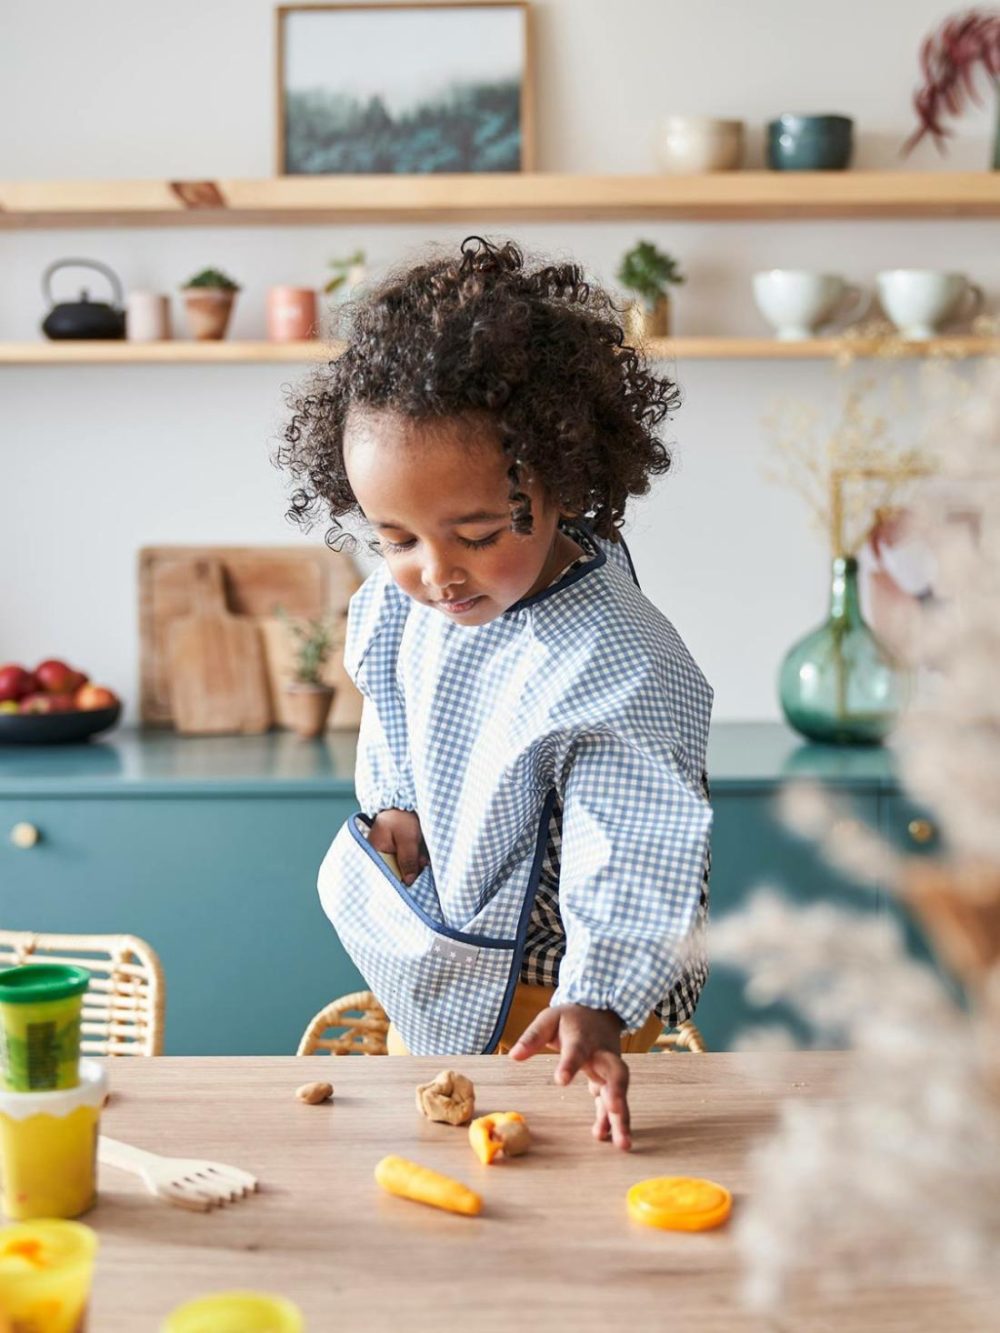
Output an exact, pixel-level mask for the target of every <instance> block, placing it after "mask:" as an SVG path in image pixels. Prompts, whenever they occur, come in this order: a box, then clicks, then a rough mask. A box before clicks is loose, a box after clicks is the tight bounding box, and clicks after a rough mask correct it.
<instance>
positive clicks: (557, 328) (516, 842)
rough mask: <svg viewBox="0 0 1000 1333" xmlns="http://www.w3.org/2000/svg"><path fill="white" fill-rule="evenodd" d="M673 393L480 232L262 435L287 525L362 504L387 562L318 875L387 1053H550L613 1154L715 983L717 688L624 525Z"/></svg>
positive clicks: (366, 607)
mask: <svg viewBox="0 0 1000 1333" xmlns="http://www.w3.org/2000/svg"><path fill="white" fill-rule="evenodd" d="M676 399H677V392H676V388H675V386H674V385H673V384H672V383H671V382H670V381H669V380H667V379H665V378H662V377H659V376H657V375H655V374H654V373H652V371H651V370H650V369H649V368H648V367H647V366H646V365H645V364H644V363H643V362H642V360H641V359H640V357H639V356H638V355H637V353H636V352H635V351H634V350H633V349H632V348H630V347H627V346H625V345H624V338H623V334H622V330H621V325H620V321H619V318H618V315H617V312H616V310H615V307H614V305H613V303H612V301H611V299H610V297H609V296H608V295H607V294H606V293H604V292H603V291H601V290H600V289H598V288H595V287H592V286H590V285H589V284H587V283H586V282H585V281H584V278H583V275H582V272H581V270H580V269H579V268H578V267H577V266H575V265H573V264H557V265H551V266H542V267H531V266H528V265H526V264H525V262H524V260H523V258H522V255H521V253H520V252H519V251H518V249H517V248H516V247H515V246H514V245H512V244H510V243H508V244H505V245H502V246H499V247H494V246H493V245H490V244H488V243H487V242H485V241H483V240H481V239H480V238H478V237H472V238H470V239H469V240H467V241H466V242H465V243H463V245H462V247H461V252H460V254H459V255H457V256H454V257H450V256H449V257H444V258H435V259H432V260H430V261H428V262H424V263H421V264H418V265H416V266H415V267H412V268H410V269H408V270H405V271H402V272H400V273H398V274H396V275H395V276H393V277H391V278H389V279H388V280H387V281H385V282H384V283H383V284H382V285H381V286H380V287H379V288H378V289H377V290H375V291H373V292H372V293H371V294H370V295H369V296H368V297H367V298H366V299H364V300H363V301H362V303H361V304H360V305H359V306H358V307H357V309H356V310H355V312H354V317H353V328H352V331H351V333H350V336H349V337H348V340H347V346H346V349H345V351H344V353H343V355H342V356H341V357H340V358H339V359H338V360H336V361H334V362H333V363H331V364H330V365H329V366H327V367H325V368H324V370H323V371H322V372H320V373H319V375H318V377H317V378H316V380H315V381H314V382H313V383H311V384H310V385H309V387H308V388H307V389H306V390H305V391H304V392H303V393H302V394H301V395H299V396H298V397H297V399H296V400H295V401H294V402H293V408H294V415H293V417H292V419H291V421H290V423H289V425H288V427H287V429H286V432H285V443H284V445H283V446H282V447H281V449H280V450H279V454H278V461H279V463H281V464H282V465H283V466H286V467H287V468H288V469H289V470H290V472H291V475H292V476H293V478H294V479H295V480H296V481H297V483H298V489H297V490H296V491H295V493H294V495H293V499H292V508H291V511H290V512H291V514H292V516H293V517H295V518H296V519H297V520H299V521H301V522H303V523H304V524H309V523H310V522H311V521H312V520H313V519H314V518H315V517H316V516H317V515H318V514H321V513H322V514H324V515H326V514H328V515H329V516H330V518H331V519H332V521H333V530H332V532H331V533H330V534H329V536H328V540H329V541H330V544H331V545H334V546H339V545H341V544H343V543H344V542H345V541H350V540H352V539H351V538H350V536H349V534H348V532H347V530H346V529H345V528H344V527H343V526H342V525H341V523H340V519H341V518H342V517H344V516H350V517H351V518H354V519H361V520H363V521H364V522H365V523H366V524H367V525H368V527H369V528H370V530H371V531H372V532H373V533H374V534H375V537H374V542H373V544H374V546H375V548H376V549H377V550H378V551H379V552H380V553H381V555H382V556H383V563H382V565H381V567H380V568H378V569H377V570H376V572H375V573H373V574H372V575H371V576H370V577H369V578H368V579H367V580H366V582H365V583H364V585H363V586H362V587H361V588H360V589H359V591H358V592H357V593H356V594H355V595H354V597H353V598H352V600H351V605H350V613H349V618H348V631H347V641H346V648H345V665H346V669H347V671H348V672H349V674H350V675H351V677H352V679H353V680H354V681H355V682H356V684H357V686H358V688H359V690H360V691H361V693H362V694H363V696H364V706H363V715H362V721H361V729H360V736H359V748H358V759H357V773H356V787H357V792H358V797H359V801H360V804H361V811H360V812H359V814H358V815H357V816H355V817H353V818H352V819H351V820H349V821H348V822H347V824H345V825H344V827H343V828H342V829H341V830H340V832H339V833H338V834H337V837H336V838H335V839H334V842H333V844H332V846H331V848H330V851H329V852H328V854H327V857H326V859H325V860H324V863H323V866H322V869H321V871H320V893H321V897H322V901H323V905H324V908H325V910H326V912H327V914H328V916H329V917H330V919H331V920H332V922H333V924H334V926H335V927H336V929H337V931H338V934H339V935H340V938H341V941H342V942H343V944H344V947H345V948H346V949H347V951H348V953H349V954H350V955H351V957H352V958H353V960H354V962H355V963H356V964H357V966H358V968H359V970H360V971H361V973H362V975H363V976H364V977H365V978H366V980H367V983H368V984H369V985H370V986H371V988H372V989H373V991H374V992H375V994H376V995H377V996H378V998H379V1000H380V1002H381V1003H382V1004H383V1006H384V1007H385V1009H386V1012H387V1013H388V1014H389V1017H390V1019H391V1022H392V1029H391V1030H390V1051H391V1052H392V1051H396V1052H399V1051H406V1050H407V1049H408V1050H411V1051H413V1052H414V1053H416V1054H435V1055H442V1056H445V1055H455V1054H462V1053H478V1052H483V1051H491V1050H496V1049H499V1050H501V1051H507V1050H509V1053H510V1055H511V1056H512V1057H513V1058H514V1059H515V1060H522V1059H526V1058H528V1057H529V1056H531V1055H534V1054H536V1053H537V1052H539V1051H543V1050H545V1049H547V1048H548V1049H552V1050H555V1051H557V1052H558V1053H559V1056H560V1058H559V1061H558V1063H557V1068H556V1075H555V1077H556V1082H557V1083H563V1084H564V1083H568V1082H569V1081H570V1080H571V1079H572V1078H573V1077H574V1075H575V1074H576V1073H577V1072H579V1071H581V1070H582V1071H583V1072H584V1073H585V1074H586V1076H587V1078H588V1082H589V1086H590V1091H591V1093H592V1094H593V1096H594V1098H595V1101H596V1110H595V1122H594V1133H595V1134H596V1136H597V1137H598V1138H602V1139H604V1138H608V1137H609V1136H610V1137H611V1138H612V1139H613V1141H614V1142H615V1143H616V1144H617V1145H618V1146H619V1147H623V1148H627V1147H628V1146H629V1145H630V1135H629V1111H628V1102H627V1088H628V1067H627V1065H626V1064H625V1062H624V1060H623V1059H622V1052H623V1051H637V1050H648V1049H649V1048H650V1046H651V1045H652V1043H653V1041H654V1040H655V1038H656V1037H657V1035H658V1034H659V1032H660V1030H661V1027H662V1024H663V1022H667V1023H668V1024H671V1025H673V1024H676V1023H677V1022H679V1021H681V1020H682V1019H684V1018H686V1017H687V1016H688V1015H690V1013H691V1012H692V1011H693V1009H694V1006H695V1004H696V1002H697V999H698V995H699V992H700V990H701V987H702V985H703V983H704V979H705V976H706V972H707V968H706V964H705V960H704V952H703V949H702V945H701V938H702V932H703V928H704V924H705V918H706V914H707V906H708V869H709V834H710V828H711V821H712V816H711V810H710V807H709V802H708V784H707V780H706V777H705V747H706V740H707V735H708V725H709V714H710V711H711V702H712V691H711V689H710V688H709V686H708V685H707V683H706V682H705V679H704V677H703V676H702V674H701V672H700V671H699V669H698V667H697V666H696V665H695V663H694V661H693V660H692V658H691V656H690V655H689V653H688V651H687V649H686V648H685V646H684V644H683V643H682V641H681V639H680V638H679V636H678V635H677V633H676V631H675V630H674V628H673V626H672V625H671V624H670V622H669V621H668V620H667V619H665V617H664V616H663V615H662V614H661V613H660V612H659V611H658V610H657V609H656V607H655V606H653V604H652V603H651V602H650V601H649V600H648V599H647V598H646V597H645V596H644V595H643V594H642V592H641V591H640V589H639V586H638V582H637V579H636V576H635V571H634V569H633V567H632V562H631V558H630V556H629V553H628V550H627V548H626V546H625V543H624V542H623V541H622V540H621V537H620V535H619V528H620V526H621V524H622V521H623V515H624V511H625V504H626V501H627V499H628V497H629V496H630V495H643V494H645V493H646V492H647V491H648V489H649V479H650V477H651V476H653V475H656V474H659V473H663V472H666V471H667V469H668V468H669V466H670V455H669V453H668V452H667V450H666V449H665V448H664V446H663V445H662V444H661V443H660V442H659V440H658V439H657V437H656V434H655V431H656V428H657V426H658V425H659V424H660V423H661V422H662V421H663V420H664V418H665V417H666V415H667V413H668V412H669V410H670V409H671V408H672V407H673V406H674V405H675V403H676ZM393 857H394V858H395V862H396V865H397V868H398V871H399V874H398V875H397V874H394V873H393V868H392V865H391V863H390V862H391V858H393ZM387 858H389V859H388V860H387Z"/></svg>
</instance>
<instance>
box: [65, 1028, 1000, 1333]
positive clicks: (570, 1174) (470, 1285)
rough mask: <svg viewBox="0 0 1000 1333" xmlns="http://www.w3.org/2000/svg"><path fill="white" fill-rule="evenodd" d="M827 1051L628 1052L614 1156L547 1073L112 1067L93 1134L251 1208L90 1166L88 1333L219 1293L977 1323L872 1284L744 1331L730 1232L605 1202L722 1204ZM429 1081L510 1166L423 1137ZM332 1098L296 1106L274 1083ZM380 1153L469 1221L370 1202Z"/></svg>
mask: <svg viewBox="0 0 1000 1333" xmlns="http://www.w3.org/2000/svg"><path fill="white" fill-rule="evenodd" d="M842 1058H843V1057H841V1056H838V1055H836V1054H832V1053H820V1052H795V1053H790V1054H788V1055H782V1056H780V1057H768V1058H767V1060H766V1061H765V1060H764V1059H763V1058H762V1057H759V1056H751V1055H732V1054H730V1055H705V1056H691V1055H683V1054H677V1055H644V1056H635V1057H631V1058H630V1064H631V1066H632V1070H633V1076H634V1077H633V1092H632V1098H631V1100H632V1106H633V1116H634V1128H635V1147H634V1149H633V1151H632V1152H631V1153H622V1152H620V1151H618V1150H617V1149H614V1148H612V1147H611V1146H610V1145H609V1144H599V1143H597V1142H595V1141H594V1140H593V1138H592V1137H591V1135H590V1133H589V1120H590V1116H591V1102H590V1098H589V1097H588V1095H587V1091H586V1087H585V1085H584V1084H583V1083H581V1082H579V1080H578V1082H577V1084H574V1085H573V1086H571V1087H570V1088H558V1087H556V1086H555V1085H554V1084H553V1083H552V1082H551V1077H552V1068H553V1059H552V1058H551V1057H542V1058H537V1059H535V1060H532V1061H530V1062H529V1063H528V1064H526V1065H521V1066H517V1065H514V1064H513V1063H512V1062H510V1061H508V1060H505V1059H499V1058H496V1057H490V1056H479V1057H475V1058H459V1059H455V1060H452V1061H450V1062H445V1061H442V1060H440V1059H429V1060H428V1059H415V1058H400V1059H379V1058H369V1059H363V1058H350V1059H339V1060H336V1059H331V1058H329V1057H325V1058H316V1057H314V1058H311V1059H295V1058H271V1059H245V1058H229V1059H224V1058H204V1059H193V1058H186V1059H153V1060H119V1061H117V1062H115V1063H114V1064H113V1065H112V1067H111V1082H112V1089H113V1095H112V1100H111V1104H110V1105H109V1107H108V1109H107V1110H106V1112H105V1115H104V1124H103V1127H104V1129H105V1130H106V1132H107V1133H109V1134H111V1135H113V1136H114V1137H116V1138H120V1139H124V1140H125V1141H126V1142H130V1143H135V1144H137V1145H139V1146H140V1147H146V1148H151V1149H153V1150H154V1151H159V1152H164V1153H168V1154H176V1155H182V1156H199V1157H210V1158H215V1159H216V1160H219V1161H223V1162H228V1163H231V1164H232V1165H235V1166H242V1167H245V1168H247V1169H248V1170H250V1171H253V1172H254V1173H255V1174H257V1175H258V1176H259V1177H260V1180H261V1192H260V1193H259V1194H258V1195H256V1196H252V1197H251V1198H250V1199H248V1200H246V1201H244V1202H241V1203H238V1204H234V1205H232V1206H231V1207H228V1208H225V1209H223V1210H220V1211H217V1212H212V1213H210V1214H192V1213H186V1212H183V1211H181V1210H180V1209H177V1208H174V1207H171V1206H169V1205H167V1204H164V1203H162V1202H161V1201H159V1200H157V1199H154V1198H152V1197H151V1196H149V1195H147V1194H145V1193H144V1192H143V1188H142V1186H141V1185H140V1184H139V1182H138V1181H136V1180H135V1179H134V1178H132V1177H130V1176H126V1175H124V1174H122V1173H120V1172H118V1171H116V1170H111V1169H108V1168H104V1169H103V1171H102V1178H101V1199H100V1203H99V1204H98V1206H97V1208H96V1209H95V1210H94V1211H93V1212H92V1213H91V1214H89V1215H88V1217H87V1218H86V1219H85V1220H86V1221H88V1222H89V1223H90V1224H91V1225H92V1226H94V1227H95V1228H96V1230H97V1231H98V1233H99V1235H100V1240H101V1250H100V1255H99V1262H98V1273H97V1280H96V1285H95V1293H94V1304H93V1310H92V1317H91V1329H92V1333H126V1330H127V1333H154V1331H155V1330H156V1329H158V1327H159V1322H160V1320H161V1319H162V1318H163V1316H164V1315H165V1314H166V1312H167V1311H169V1310H170V1309H172V1308H173V1307H174V1306H176V1305H178V1304H180V1303H181V1302H182V1301H184V1300H187V1299H189V1298H191V1297H193V1296H195V1295H200V1294H203V1293H206V1292H210V1291H218V1290H223V1289H227V1288H233V1287H252V1288H257V1289H261V1290H265V1291H276V1292H281V1293H283V1294H285V1295H287V1296H289V1297H291V1298H292V1299H293V1300H295V1301H297V1302H298V1303H299V1305H301V1307H302V1309H303V1311H304V1313H305V1316H306V1322H307V1327H308V1329H309V1333H335V1331H336V1333H354V1330H363V1331H364V1333H378V1331H379V1330H388V1329H391V1330H393V1333H404V1331H405V1333H410V1331H411V1330H424V1329H427V1330H430V1329H434V1330H435V1333H445V1331H447V1333H451V1330H456V1333H465V1331H466V1330H476V1331H477V1333H478V1330H494V1329H495V1330H501V1329H502V1330H511V1329H521V1328H523V1329H525V1330H528V1329H531V1330H553V1331H554V1333H563V1330H567V1329H573V1330H578V1329H582V1330H591V1329H593V1330H600V1331H601V1333H619V1330H628V1331H629V1333H633V1330H643V1331H645V1330H650V1331H652V1330H667V1329H669V1330H671V1333H687V1331H690V1333H695V1331H696V1333H731V1331H732V1330H734V1329H739V1330H748V1331H750V1330H753V1331H754V1333H757V1331H758V1330H759V1331H760V1333H763V1331H764V1330H785V1331H786V1333H813V1331H815V1333H819V1330H824V1331H826V1330H831V1331H832V1330H836V1331H837V1333H841V1330H864V1333H869V1331H870V1330H882V1329H891V1330H899V1333H915V1331H916V1330H923V1329H928V1330H929V1329H935V1330H938V1329H947V1330H948V1333H958V1331H959V1330H969V1333H972V1330H975V1331H976V1333H981V1330H983V1329H985V1328H987V1327H993V1326H994V1325H992V1324H988V1323H986V1322H984V1321H983V1320H984V1311H983V1308H982V1307H980V1309H979V1311H978V1315H977V1314H976V1312H975V1311H972V1312H967V1311H966V1310H965V1309H960V1308H959V1306H958V1303H957V1301H956V1300H955V1298H954V1297H952V1296H951V1295H950V1294H949V1293H947V1292H945V1291H941V1290H939V1289H933V1290H927V1289H921V1290H920V1291H919V1292H909V1291H905V1290H904V1291H899V1290H888V1289H885V1288H883V1289H880V1290H878V1291H873V1292H871V1293H870V1294H866V1295H865V1296H864V1298H857V1299H855V1298H852V1299H851V1301H850V1302H849V1303H848V1302H844V1303H842V1304H840V1305H835V1304H832V1303H831V1302H830V1301H829V1300H828V1299H824V1298H823V1297H822V1296H819V1295H816V1294H812V1295H810V1294H808V1293H806V1294H803V1295H802V1296H800V1297H797V1298H796V1300H795V1303H794V1306H793V1308H792V1309H790V1310H789V1311H788V1312H785V1313H783V1315H782V1317H781V1318H780V1319H772V1318H766V1317H758V1316H751V1315H747V1314H745V1313H744V1312H743V1311H742V1310H741V1308H740V1306H739V1303H738V1276H739V1265H738V1257H737V1254H736V1251H735V1247H734V1243H733V1232H732V1229H731V1227H724V1228H722V1229H721V1230H718V1231H714V1232H705V1233H702V1234H693V1235H684V1234H679V1233H670V1232H661V1231H655V1230H651V1229H649V1228H645V1227H640V1226H637V1225H636V1224H634V1223H632V1222H631V1221H630V1220H629V1218H628V1216H627V1214H626V1211H625V1191H626V1189H627V1187H628V1186H629V1185H630V1184H632V1183H633V1182H635V1181H636V1180H640V1179H643V1178H645V1177H647V1176H654V1175H669V1174H678V1175H680V1174H683V1175H703V1176H708V1177H710V1178H712V1179H715V1180H718V1181H720V1182H721V1183H723V1184H725V1185H727V1186H729V1187H730V1188H731V1189H732V1191H733V1193H734V1196H735V1201H736V1203H735V1209H734V1213H735V1211H736V1210H738V1208H739V1203H740V1199H741V1196H742V1195H743V1194H744V1191H745V1189H746V1186H747V1180H748V1175H747V1169H746V1157H747V1150H748V1148H749V1147H750V1145H751V1144H752V1142H753V1141H754V1140H755V1139H756V1138H757V1137H758V1136H760V1135H761V1134H762V1133H763V1132H765V1131H766V1130H767V1129H768V1128H769V1127H770V1126H771V1125H773V1123H774V1119H775V1108H776V1105H777V1103H778V1102H779V1101H780V1100H782V1099H784V1098H786V1097H829V1096H831V1095H835V1094H834V1092H833V1084H834V1079H835V1075H836V1071H837V1068H838V1065H839V1063H840V1061H841V1060H842ZM446 1064H451V1065H452V1066H453V1067H456V1068H458V1069H460V1070H462V1071H463V1072H464V1073H466V1074H468V1075H469V1076H470V1077H471V1078H472V1079H473V1080H474V1082H475V1084H476V1088H477V1093H478V1096H477V1106H478V1109H479V1110H480V1111H481V1112H486V1111H488V1110H491V1109H492V1110H519V1111H522V1112H523V1113H524V1114H525V1115H526V1117H527V1118H528V1120H529V1122H530V1125H531V1129H532V1132H533V1134H534V1137H535V1147H534V1149H533V1151H532V1153H531V1154H530V1155H529V1156H527V1157H524V1158H522V1159H519V1160H517V1161H514V1162H509V1163H505V1164H500V1165H496V1166H492V1167H483V1166H481V1165H480V1164H479V1163H478V1162H477V1161H476V1160H475V1158H474V1157H473V1155H472V1152H471V1149H470V1148H469V1146H468V1139H467V1136H466V1131H465V1130H464V1129H456V1128H452V1127H450V1126H447V1125H436V1124H431V1123H429V1122H428V1121H426V1120H424V1119H423V1118H422V1117H420V1116H419V1115H418V1114H417V1113H416V1111H415V1108H414V1098H413V1088H414V1086H415V1085H416V1084H417V1083H418V1082H424V1081H426V1080H427V1079H429V1078H431V1077H433V1075H434V1074H435V1073H436V1072H437V1071H438V1070H439V1069H441V1068H442V1067H444V1066H445V1065H446ZM319 1078H326V1079H327V1080H328V1081H331V1082H333V1083H334V1084H335V1087H336V1096H335V1100H334V1102H333V1103H328V1104H325V1105H321V1106H307V1105H304V1104H303V1103H300V1102H298V1101H296V1100H295V1098H294V1090H295V1088H296V1087H297V1086H298V1085H299V1084H301V1083H304V1082H307V1081H309V1080H311V1079H319ZM389 1152H396V1153H400V1154H402V1155H403V1156H408V1157H413V1158H415V1159H416V1160H418V1161H420V1162H423V1163H425V1164H427V1165H428V1166H432V1167H435V1168H438V1169H439V1170H443V1171H446V1172H448V1173H449V1174H451V1175H454V1176H456V1177H458V1178H459V1179H461V1180H464V1181H465V1182H466V1183H468V1184H470V1185H472V1186H473V1187H474V1188H476V1189H478V1190H479V1191H480V1192H481V1193H482V1195H483V1197H484V1200H485V1207H484V1211H483V1213H482V1215H481V1216H480V1217H478V1218H463V1217H455V1216H452V1215H449V1214H446V1213H442V1212H438V1211H437V1210H434V1209H430V1208H426V1207H422V1206H420V1205H417V1204H412V1203H408V1202H406V1201H403V1200H399V1199H394V1198H390V1197H388V1196H387V1195H385V1194H383V1193H382V1192H381V1191H380V1190H379V1189H378V1187H377V1186H376V1185H375V1183H374V1180H373V1178H372V1170H373V1167H374V1165H375V1163H376V1162H377V1161H378V1159H379V1158H380V1157H382V1156H383V1155H384V1154H386V1153H389Z"/></svg>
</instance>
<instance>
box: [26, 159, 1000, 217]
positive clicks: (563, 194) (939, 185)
mask: <svg viewBox="0 0 1000 1333" xmlns="http://www.w3.org/2000/svg"><path fill="white" fill-rule="evenodd" d="M933 217H948V218H975V217H1000V172H996V171H994V172H988V171H986V172H952V171H941V172H903V171H818V172H795V171H787V172H782V171H730V172H717V173H714V174H710V175H704V176H662V175H655V176H654V175H649V176H580V175H563V174H558V173H550V172H524V173H515V174H495V175H494V174H491V175H485V174H484V175H462V176H444V175H425V176H278V177H274V178H271V179H266V180H242V181H241V180H202V181H162V180H139V181H86V180H84V181H7V182H0V228H17V227H142V226H156V227H160V226H198V227H201V226H210V225H216V226H233V225H238V224H245V225H252V226H260V225H262V224H274V223H280V224H300V225H302V224H316V223H337V222H429V221H453V222H466V223H473V224H475V223H480V222H486V221H501V220H502V221H508V220H510V221H516V220H520V221H527V222H546V221H553V222H554V221H567V220H582V221H597V220H610V221H614V220H623V221H624V220H636V219H644V218H648V219H656V218H662V219H715V220H719V221H725V220H738V219H756V218H768V219H776V218H784V219H795V218H933Z"/></svg>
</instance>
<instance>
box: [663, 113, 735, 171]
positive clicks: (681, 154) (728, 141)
mask: <svg viewBox="0 0 1000 1333" xmlns="http://www.w3.org/2000/svg"><path fill="white" fill-rule="evenodd" d="M656 148H657V157H658V159H659V163H660V170H661V171H664V172H666V173H667V174H668V175H675V176H682V175H697V174H699V173H701V172H705V171H735V170H737V169H738V168H739V167H740V166H742V164H743V121H742V120H717V119H715V118H714V117H712V116H664V118H663V120H662V121H661V122H660V127H659V133H658V137H657V144H656Z"/></svg>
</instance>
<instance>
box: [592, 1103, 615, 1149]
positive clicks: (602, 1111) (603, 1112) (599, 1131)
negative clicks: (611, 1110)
mask: <svg viewBox="0 0 1000 1333" xmlns="http://www.w3.org/2000/svg"><path fill="white" fill-rule="evenodd" d="M592 1132H593V1135H594V1138H595V1139H600V1141H601V1142H602V1143H603V1142H604V1140H605V1139H607V1138H610V1136H611V1120H610V1117H609V1116H608V1108H607V1107H606V1106H605V1105H604V1098H603V1097H602V1096H601V1095H600V1093H598V1095H597V1100H596V1101H595V1102H594V1128H593V1131H592Z"/></svg>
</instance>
